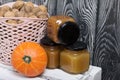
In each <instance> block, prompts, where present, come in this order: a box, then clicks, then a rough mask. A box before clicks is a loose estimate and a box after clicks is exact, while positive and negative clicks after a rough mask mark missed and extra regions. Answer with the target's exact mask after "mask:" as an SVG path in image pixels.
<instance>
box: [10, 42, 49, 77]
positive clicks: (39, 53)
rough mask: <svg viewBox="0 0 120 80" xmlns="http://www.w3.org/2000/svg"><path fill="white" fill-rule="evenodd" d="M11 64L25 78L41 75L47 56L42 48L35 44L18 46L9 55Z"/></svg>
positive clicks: (28, 43)
mask: <svg viewBox="0 0 120 80" xmlns="http://www.w3.org/2000/svg"><path fill="white" fill-rule="evenodd" d="M11 64H12V66H13V68H15V69H16V70H17V71H18V72H20V73H22V74H24V75H25V76H27V77H35V76H38V75H40V74H42V73H43V72H44V70H45V68H46V65H47V55H46V52H45V50H44V48H43V47H41V46H40V45H39V44H37V43H35V42H23V43H21V44H19V45H18V46H17V47H16V48H15V49H14V50H13V53H12V55H11Z"/></svg>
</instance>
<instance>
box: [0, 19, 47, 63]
mask: <svg viewBox="0 0 120 80" xmlns="http://www.w3.org/2000/svg"><path fill="white" fill-rule="evenodd" d="M8 19H10V18H0V61H1V62H3V63H5V64H8V65H9V64H10V63H11V62H10V59H11V53H12V51H13V49H14V48H15V47H16V46H17V45H18V44H19V43H20V42H25V41H34V42H39V41H40V39H42V38H43V37H44V35H45V33H46V24H47V19H43V20H42V19H29V18H14V19H17V20H18V19H20V20H22V21H24V22H23V23H21V24H17V25H12V24H8V23H6V20H8ZM12 19H13V18H12Z"/></svg>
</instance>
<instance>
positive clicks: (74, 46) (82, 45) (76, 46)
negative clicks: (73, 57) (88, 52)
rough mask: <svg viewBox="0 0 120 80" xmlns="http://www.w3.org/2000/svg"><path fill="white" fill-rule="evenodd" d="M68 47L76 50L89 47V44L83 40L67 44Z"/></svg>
mask: <svg viewBox="0 0 120 80" xmlns="http://www.w3.org/2000/svg"><path fill="white" fill-rule="evenodd" d="M66 49H69V50H74V51H78V50H83V49H87V44H86V43H84V42H82V41H76V42H75V43H74V44H72V45H69V46H66Z"/></svg>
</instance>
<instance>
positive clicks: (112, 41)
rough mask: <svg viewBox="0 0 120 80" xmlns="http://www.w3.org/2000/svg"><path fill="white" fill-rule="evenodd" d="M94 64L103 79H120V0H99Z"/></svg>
mask: <svg viewBox="0 0 120 80" xmlns="http://www.w3.org/2000/svg"><path fill="white" fill-rule="evenodd" d="M98 9H99V10H98V12H99V13H98V23H97V24H98V25H97V26H96V33H95V34H96V37H95V48H94V53H93V54H94V56H93V64H94V65H97V66H101V67H102V69H103V74H102V77H103V80H120V0H99V8H98Z"/></svg>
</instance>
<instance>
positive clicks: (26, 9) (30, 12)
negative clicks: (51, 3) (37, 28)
mask: <svg viewBox="0 0 120 80" xmlns="http://www.w3.org/2000/svg"><path fill="white" fill-rule="evenodd" d="M0 17H27V18H47V17H48V15H47V8H46V7H45V6H44V5H39V6H37V7H36V6H34V4H33V3H32V2H24V1H22V0H18V1H16V2H15V3H14V4H13V5H12V7H9V6H2V7H0Z"/></svg>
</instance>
